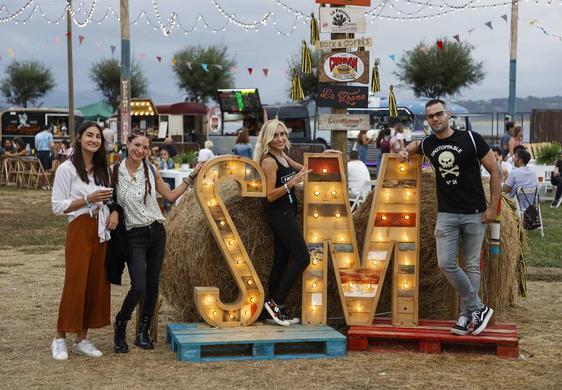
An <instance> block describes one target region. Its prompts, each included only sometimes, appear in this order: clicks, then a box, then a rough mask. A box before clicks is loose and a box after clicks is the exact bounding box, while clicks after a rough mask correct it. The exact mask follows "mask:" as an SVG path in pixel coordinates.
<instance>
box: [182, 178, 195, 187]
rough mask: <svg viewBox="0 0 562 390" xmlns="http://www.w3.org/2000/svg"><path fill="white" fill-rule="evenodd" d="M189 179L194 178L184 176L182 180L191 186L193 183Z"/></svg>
mask: <svg viewBox="0 0 562 390" xmlns="http://www.w3.org/2000/svg"><path fill="white" fill-rule="evenodd" d="M189 179H192V180H193V178H192V177H191V176H188V177H184V178H183V179H182V181H183V182H184V183H185V184H186V185H187V186H188V187H189V186H190V183H191V181H190V180H189Z"/></svg>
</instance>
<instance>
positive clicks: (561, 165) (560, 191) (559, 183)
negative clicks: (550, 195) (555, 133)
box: [550, 150, 562, 207]
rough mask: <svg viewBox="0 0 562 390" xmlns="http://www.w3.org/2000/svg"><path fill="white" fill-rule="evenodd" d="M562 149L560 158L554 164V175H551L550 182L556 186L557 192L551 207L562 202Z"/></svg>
mask: <svg viewBox="0 0 562 390" xmlns="http://www.w3.org/2000/svg"><path fill="white" fill-rule="evenodd" d="M561 173H562V150H561V151H560V158H559V159H558V161H556V164H555V166H554V171H552V176H551V177H550V183H551V184H552V185H553V186H555V187H556V194H555V195H554V200H553V201H552V204H551V205H550V207H558V206H560V203H562V177H561V176H560V174H561Z"/></svg>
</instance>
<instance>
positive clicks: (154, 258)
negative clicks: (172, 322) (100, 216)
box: [118, 222, 166, 321]
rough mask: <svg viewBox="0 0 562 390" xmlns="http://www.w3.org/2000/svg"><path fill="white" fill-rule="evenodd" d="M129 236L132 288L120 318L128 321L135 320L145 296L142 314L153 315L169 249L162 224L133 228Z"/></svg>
mask: <svg viewBox="0 0 562 390" xmlns="http://www.w3.org/2000/svg"><path fill="white" fill-rule="evenodd" d="M126 234H127V246H128V261H127V269H128V270H129V277H130V278H131V288H130V289H129V292H128V293H127V296H126V297H125V300H124V301H123V306H121V311H120V312H119V314H118V317H119V319H121V320H124V321H128V320H130V319H131V315H132V314H133V310H135V307H136V306H137V304H138V303H139V301H140V299H141V298H143V297H144V302H143V306H142V309H141V315H143V316H152V315H153V313H154V307H155V306H156V298H157V296H158V286H159V283H160V268H161V267H162V262H163V261H164V251H165V249H166V230H165V229H164V225H162V224H161V223H159V222H154V223H152V225H150V226H145V227H140V228H132V229H131V230H129V231H127V233H126Z"/></svg>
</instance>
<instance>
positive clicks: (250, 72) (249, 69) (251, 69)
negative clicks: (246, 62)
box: [248, 68, 254, 76]
mask: <svg viewBox="0 0 562 390" xmlns="http://www.w3.org/2000/svg"><path fill="white" fill-rule="evenodd" d="M253 71H254V68H248V73H249V74H250V76H251V75H252V72H253Z"/></svg>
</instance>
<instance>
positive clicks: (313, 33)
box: [310, 12, 320, 45]
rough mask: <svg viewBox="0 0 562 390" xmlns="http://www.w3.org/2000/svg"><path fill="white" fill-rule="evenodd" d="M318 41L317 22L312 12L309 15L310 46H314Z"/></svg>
mask: <svg viewBox="0 0 562 390" xmlns="http://www.w3.org/2000/svg"><path fill="white" fill-rule="evenodd" d="M319 39H320V33H319V30H318V20H316V18H315V17H314V12H313V13H311V14H310V44H311V45H316V42H318V40H319Z"/></svg>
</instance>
